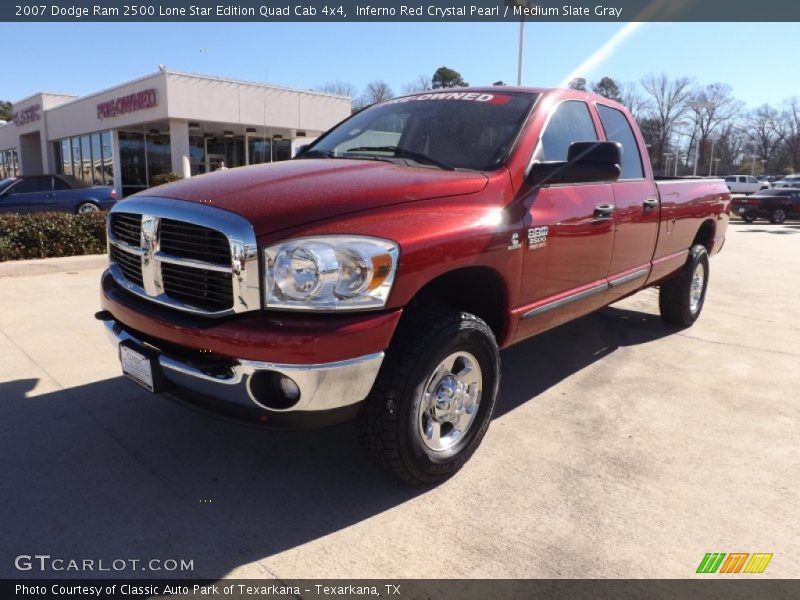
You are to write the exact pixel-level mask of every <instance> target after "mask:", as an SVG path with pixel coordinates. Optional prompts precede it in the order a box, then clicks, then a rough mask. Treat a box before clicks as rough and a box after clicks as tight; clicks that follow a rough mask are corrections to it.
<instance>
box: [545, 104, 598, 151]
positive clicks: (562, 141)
mask: <svg viewBox="0 0 800 600" xmlns="http://www.w3.org/2000/svg"><path fill="white" fill-rule="evenodd" d="M597 139H598V138H597V131H596V130H595V128H594V122H593V121H592V116H591V114H590V113H589V107H588V106H586V103H585V102H581V101H579V100H569V101H567V102H562V103H561V104H560V105H559V107H558V108H557V109H556V112H555V114H553V116H552V117H551V118H550V122H549V123H548V124H547V128H546V129H545V130H544V134H543V135H542V140H541V143H540V144H539V148H538V149H537V151H536V155H535V156H534V160H537V161H540V162H544V161H564V160H567V150H569V145H570V144H571V143H572V142H591V141H593V140H597Z"/></svg>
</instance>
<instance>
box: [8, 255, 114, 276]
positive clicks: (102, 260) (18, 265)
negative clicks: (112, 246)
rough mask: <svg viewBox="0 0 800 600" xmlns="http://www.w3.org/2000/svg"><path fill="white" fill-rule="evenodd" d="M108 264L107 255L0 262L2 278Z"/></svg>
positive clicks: (80, 269)
mask: <svg viewBox="0 0 800 600" xmlns="http://www.w3.org/2000/svg"><path fill="white" fill-rule="evenodd" d="M107 264H108V256H107V255H106V254H88V255H84V256H59V257H58V258H35V259H30V260H12V261H8V262H0V277H30V276H32V275H50V274H53V273H67V272H70V271H86V270H88V269H100V268H102V267H105V266H106V265H107Z"/></svg>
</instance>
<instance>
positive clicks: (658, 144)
mask: <svg viewBox="0 0 800 600" xmlns="http://www.w3.org/2000/svg"><path fill="white" fill-rule="evenodd" d="M689 84H690V81H689V79H688V78H687V77H680V78H678V79H670V78H669V77H668V76H667V75H666V74H665V73H662V74H661V75H654V74H652V73H651V74H650V75H647V76H645V77H644V79H642V87H643V88H644V91H645V92H646V93H647V95H648V96H649V97H650V99H651V100H652V115H651V117H652V118H653V119H654V120H655V123H656V124H657V133H656V136H655V139H654V140H653V141H654V147H653V156H654V157H655V158H656V161H655V162H656V167H660V166H661V165H662V164H663V157H664V152H665V151H666V149H667V147H668V140H669V137H670V134H671V133H672V129H673V126H674V125H675V122H676V121H677V120H678V119H680V118H681V117H682V116H683V115H684V113H685V112H686V110H687V109H686V100H687V99H688V97H689Z"/></svg>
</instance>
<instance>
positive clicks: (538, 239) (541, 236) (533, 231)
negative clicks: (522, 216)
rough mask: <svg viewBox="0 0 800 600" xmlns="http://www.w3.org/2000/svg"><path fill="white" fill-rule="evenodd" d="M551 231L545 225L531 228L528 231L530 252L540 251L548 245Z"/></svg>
mask: <svg viewBox="0 0 800 600" xmlns="http://www.w3.org/2000/svg"><path fill="white" fill-rule="evenodd" d="M549 233H550V229H549V228H548V227H547V226H546V225H543V226H542V227H531V228H530V229H528V250H538V249H539V248H544V247H545V245H547V236H548V234H549Z"/></svg>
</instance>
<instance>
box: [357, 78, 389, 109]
mask: <svg viewBox="0 0 800 600" xmlns="http://www.w3.org/2000/svg"><path fill="white" fill-rule="evenodd" d="M393 97H394V93H393V92H392V88H391V87H389V84H388V83H386V82H385V81H383V80H382V79H378V80H375V81H370V82H369V83H368V84H367V88H366V89H365V90H364V95H363V98H364V105H365V106H367V105H370V104H375V103H376V102H383V101H384V100H388V99H389V98H393Z"/></svg>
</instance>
